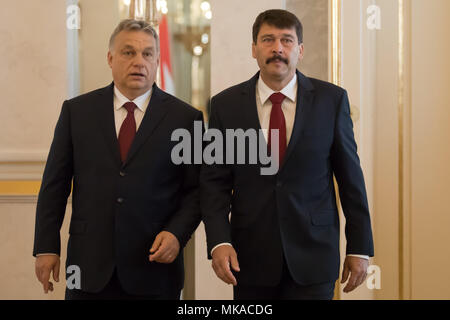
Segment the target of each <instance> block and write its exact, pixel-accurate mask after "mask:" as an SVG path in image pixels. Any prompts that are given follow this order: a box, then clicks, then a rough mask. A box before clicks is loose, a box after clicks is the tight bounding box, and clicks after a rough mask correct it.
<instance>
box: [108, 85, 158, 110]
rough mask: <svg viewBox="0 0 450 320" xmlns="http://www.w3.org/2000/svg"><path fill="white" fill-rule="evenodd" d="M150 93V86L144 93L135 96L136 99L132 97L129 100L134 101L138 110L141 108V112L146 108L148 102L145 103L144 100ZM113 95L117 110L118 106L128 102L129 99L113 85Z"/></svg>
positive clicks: (120, 106)
mask: <svg viewBox="0 0 450 320" xmlns="http://www.w3.org/2000/svg"><path fill="white" fill-rule="evenodd" d="M151 93H152V88H150V90H148V91H147V92H146V93H144V94H143V95H141V96H139V97H137V98H136V99H134V100H133V101H131V102H134V103H135V104H136V106H137V107H138V108H139V110H141V111H142V112H145V110H146V109H147V104H148V103H146V101H147V99H148V97H150V95H151ZM114 97H115V98H116V99H117V100H116V101H117V104H116V110H119V109H120V108H122V107H123V105H124V104H125V103H127V102H130V99H128V98H127V97H125V96H124V95H123V94H122V92H120V91H119V89H118V88H117V87H116V86H114Z"/></svg>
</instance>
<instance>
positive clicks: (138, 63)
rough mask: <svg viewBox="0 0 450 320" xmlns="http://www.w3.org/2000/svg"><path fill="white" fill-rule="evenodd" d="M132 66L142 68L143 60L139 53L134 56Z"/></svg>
mask: <svg viewBox="0 0 450 320" xmlns="http://www.w3.org/2000/svg"><path fill="white" fill-rule="evenodd" d="M133 65H134V66H136V67H143V66H144V65H145V58H144V56H143V55H142V54H141V53H138V54H136V55H135V57H134V59H133Z"/></svg>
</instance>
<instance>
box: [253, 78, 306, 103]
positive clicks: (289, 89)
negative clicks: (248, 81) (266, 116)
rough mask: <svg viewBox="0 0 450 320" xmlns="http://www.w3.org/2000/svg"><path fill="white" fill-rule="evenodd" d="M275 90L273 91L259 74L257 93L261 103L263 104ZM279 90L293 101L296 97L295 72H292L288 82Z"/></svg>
mask: <svg viewBox="0 0 450 320" xmlns="http://www.w3.org/2000/svg"><path fill="white" fill-rule="evenodd" d="M275 92H277V91H273V90H272V89H270V88H269V87H268V86H267V84H265V83H264V80H263V79H261V76H260V77H259V79H258V94H259V98H260V99H261V104H262V105H264V103H265V102H266V101H267V99H269V97H270V96H271V95H272V94H273V93H275ZM279 92H281V93H282V94H284V95H285V96H286V97H288V98H289V99H290V100H292V101H293V102H295V100H296V98H297V74H294V76H293V77H292V79H291V81H289V83H288V84H287V85H286V86H285V87H284V88H283V89H281V90H280V91H279Z"/></svg>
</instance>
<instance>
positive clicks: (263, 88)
mask: <svg viewBox="0 0 450 320" xmlns="http://www.w3.org/2000/svg"><path fill="white" fill-rule="evenodd" d="M297 88H298V83H297V75H296V74H295V75H294V76H293V77H292V79H291V81H289V83H288V84H287V85H286V86H285V87H284V88H283V89H281V91H279V92H281V93H282V94H284V95H285V96H286V98H284V100H283V103H282V104H281V110H282V111H283V113H284V118H285V121H286V139H287V140H286V141H287V143H288V144H289V141H290V139H291V135H292V130H293V129H294V121H295V111H296V109H297ZM255 91H256V108H257V110H258V118H259V123H260V125H261V129H262V131H263V134H264V137H265V138H266V141H268V140H267V137H268V135H267V133H268V131H269V124H270V113H271V112H272V102H271V101H270V100H269V97H270V96H271V95H272V94H273V93H276V92H277V91H274V90H272V89H270V88H269V86H267V85H266V84H265V83H264V81H263V80H262V79H261V77H259V79H258V82H257V83H256V90H255ZM222 245H228V246H232V245H231V243H228V242H224V243H219V244H218V245H216V246H215V247H214V248H212V250H211V255H212V253H213V251H214V250H215V249H216V248H217V247H219V246H222ZM348 256H354V257H359V258H363V259H366V260H369V256H367V255H359V254H348Z"/></svg>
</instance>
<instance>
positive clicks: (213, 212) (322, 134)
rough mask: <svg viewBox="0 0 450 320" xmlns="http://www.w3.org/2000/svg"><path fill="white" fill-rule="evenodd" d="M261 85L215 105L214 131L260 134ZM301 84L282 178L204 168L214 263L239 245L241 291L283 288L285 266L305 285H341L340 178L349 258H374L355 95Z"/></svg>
mask: <svg viewBox="0 0 450 320" xmlns="http://www.w3.org/2000/svg"><path fill="white" fill-rule="evenodd" d="M258 77H259V74H256V75H255V76H254V77H253V78H252V79H250V80H249V81H246V82H244V83H241V84H239V85H236V86H234V87H231V88H229V89H227V90H224V91H223V92H221V93H219V94H218V95H216V96H215V97H213V98H212V101H211V105H212V108H211V116H210V121H209V128H217V129H220V130H221V131H224V130H225V129H238V128H242V129H244V130H247V129H260V123H259V119H258V113H257V108H256V96H255V87H256V82H257V80H258ZM297 77H298V92H297V107H296V108H297V109H296V114H295V123H294V128H293V132H292V136H291V139H290V142H289V145H288V147H287V151H286V155H285V158H284V162H283V163H282V165H281V167H280V169H279V171H278V173H277V174H276V175H272V176H264V175H261V174H260V169H261V164H256V165H251V164H245V165H217V164H214V165H204V166H203V167H202V172H201V175H200V185H201V207H202V215H203V221H204V223H205V227H206V235H207V241H208V255H209V253H210V250H211V249H212V248H213V247H214V246H216V245H217V244H219V243H222V242H230V243H232V244H233V246H234V248H235V249H236V252H237V255H238V260H239V265H240V270H241V271H240V272H239V273H236V277H237V281H238V283H239V284H243V285H266V286H271V285H276V284H277V283H278V282H279V281H280V277H281V271H282V265H283V258H285V259H286V262H287V265H288V267H289V270H290V272H291V274H292V276H293V278H294V280H295V281H296V282H298V283H299V284H301V285H310V284H317V283H323V282H329V281H335V280H336V279H337V278H338V277H339V265H340V256H339V217H338V209H337V205H336V196H335V188H334V183H333V174H334V175H335V176H336V179H337V182H338V185H339V193H340V200H341V203H342V206H343V210H344V214H345V218H346V228H345V231H346V238H347V252H346V253H347V254H352V253H353V254H364V255H369V256H373V241H372V232H371V223H370V216H369V210H368V204H367V199H366V191H365V185H364V178H363V174H362V171H361V167H360V163H359V158H358V155H357V148H356V143H355V140H354V135H353V123H352V120H351V118H350V110H349V102H348V98H347V93H346V91H345V90H343V89H341V88H339V87H337V86H334V85H332V84H330V83H327V82H323V81H320V80H316V79H310V78H307V77H305V76H304V75H303V74H301V73H300V72H298V71H297ZM230 211H231V222H229V219H228V216H229V212H230Z"/></svg>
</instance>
